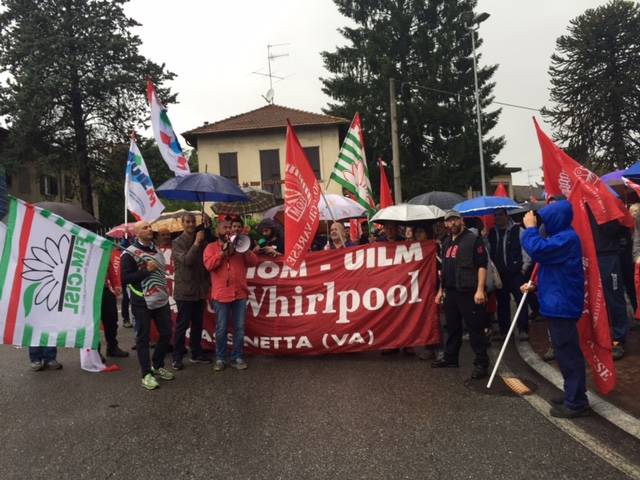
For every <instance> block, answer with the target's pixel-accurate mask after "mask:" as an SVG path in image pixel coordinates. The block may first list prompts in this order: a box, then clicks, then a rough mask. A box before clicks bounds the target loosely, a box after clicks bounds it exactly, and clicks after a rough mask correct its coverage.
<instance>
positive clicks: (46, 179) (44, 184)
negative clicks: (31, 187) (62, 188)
mask: <svg viewBox="0 0 640 480" xmlns="http://www.w3.org/2000/svg"><path fill="white" fill-rule="evenodd" d="M40 194H41V195H44V196H45V197H55V196H57V195H58V179H57V178H56V177H52V176H51V175H42V176H41V177H40Z"/></svg>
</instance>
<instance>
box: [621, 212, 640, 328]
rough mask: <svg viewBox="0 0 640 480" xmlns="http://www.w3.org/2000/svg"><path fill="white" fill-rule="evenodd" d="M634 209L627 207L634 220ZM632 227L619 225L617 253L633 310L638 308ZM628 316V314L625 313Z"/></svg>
mask: <svg viewBox="0 0 640 480" xmlns="http://www.w3.org/2000/svg"><path fill="white" fill-rule="evenodd" d="M633 210H635V209H632V208H629V213H631V216H632V217H633V219H634V221H635V219H636V215H637V211H636V215H634V214H633V213H632V211H633ZM634 230H635V229H634V228H627V227H625V226H622V225H621V226H620V237H619V244H618V246H619V248H620V249H619V251H618V255H619V257H620V269H621V271H622V279H623V283H624V290H625V293H626V294H627V298H628V299H629V303H630V304H631V309H632V310H633V311H634V312H635V311H636V310H637V309H638V301H637V298H636V288H635V281H634V273H635V268H634V261H633V234H634ZM627 317H628V315H627Z"/></svg>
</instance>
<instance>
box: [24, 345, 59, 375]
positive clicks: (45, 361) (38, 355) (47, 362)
mask: <svg viewBox="0 0 640 480" xmlns="http://www.w3.org/2000/svg"><path fill="white" fill-rule="evenodd" d="M57 355H58V349H57V348H56V347H29V361H30V362H31V370H33V371H34V372H39V371H40V370H44V369H45V368H48V369H49V370H60V369H61V368H62V364H61V363H59V362H58V361H57V360H56V356H57Z"/></svg>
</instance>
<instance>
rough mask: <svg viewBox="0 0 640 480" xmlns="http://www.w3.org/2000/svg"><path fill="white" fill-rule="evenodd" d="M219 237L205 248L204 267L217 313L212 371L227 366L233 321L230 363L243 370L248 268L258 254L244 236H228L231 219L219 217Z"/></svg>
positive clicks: (254, 262)
mask: <svg viewBox="0 0 640 480" xmlns="http://www.w3.org/2000/svg"><path fill="white" fill-rule="evenodd" d="M217 233H218V240H217V241H215V242H213V243H211V244H209V245H207V247H206V248H205V250H204V254H203V259H204V266H205V268H206V269H207V270H208V271H209V275H210V280H211V291H210V294H209V298H210V300H213V306H214V309H215V312H216V362H215V365H214V367H213V370H214V371H216V372H221V371H222V370H224V368H225V366H226V354H227V324H228V323H229V320H231V322H232V324H233V350H232V352H231V366H232V367H233V368H235V369H237V370H245V369H246V368H247V363H246V362H245V360H244V358H243V357H242V350H243V346H244V324H245V317H246V311H247V298H248V297H249V288H248V286H247V268H248V267H252V266H254V265H256V264H257V263H258V257H256V255H255V253H253V252H252V251H251V250H250V248H249V247H250V241H249V239H248V237H246V236H245V235H236V236H233V237H232V236H231V219H230V218H226V217H225V218H220V219H219V220H218V227H217Z"/></svg>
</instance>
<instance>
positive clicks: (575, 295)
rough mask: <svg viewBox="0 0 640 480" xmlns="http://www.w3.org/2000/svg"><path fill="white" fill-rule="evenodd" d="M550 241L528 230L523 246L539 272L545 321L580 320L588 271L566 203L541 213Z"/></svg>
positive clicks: (550, 207)
mask: <svg viewBox="0 0 640 480" xmlns="http://www.w3.org/2000/svg"><path fill="white" fill-rule="evenodd" d="M538 215H540V218H542V222H543V224H544V228H545V232H546V235H547V238H542V237H541V236H540V233H539V232H538V229H537V228H527V229H526V230H525V231H524V234H523V236H522V246H523V247H524V249H525V250H526V252H527V253H528V254H529V256H530V257H531V259H532V260H533V261H534V262H537V263H538V264H539V265H540V267H539V268H540V270H539V272H538V282H537V284H538V300H539V301H540V313H541V314H542V316H544V317H552V318H569V319H575V320H577V319H578V318H580V316H581V315H582V309H583V306H584V271H583V268H582V248H581V246H580V239H579V238H578V235H577V234H576V232H575V230H574V229H573V228H571V221H572V220H573V211H572V210H571V204H570V203H569V202H568V201H566V200H561V201H558V202H554V203H552V204H550V205H549V206H547V207H545V208H543V209H542V210H540V211H539V212H538Z"/></svg>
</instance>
